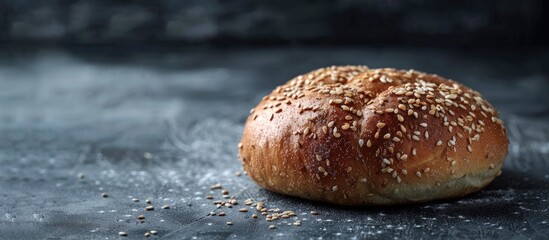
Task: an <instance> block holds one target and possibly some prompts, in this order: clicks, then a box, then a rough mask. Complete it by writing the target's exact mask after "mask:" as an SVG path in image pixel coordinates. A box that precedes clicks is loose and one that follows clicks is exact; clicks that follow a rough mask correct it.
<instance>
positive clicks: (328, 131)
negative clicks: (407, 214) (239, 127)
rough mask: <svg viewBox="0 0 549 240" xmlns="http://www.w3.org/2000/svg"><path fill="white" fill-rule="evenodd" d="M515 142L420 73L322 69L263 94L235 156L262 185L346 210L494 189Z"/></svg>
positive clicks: (473, 95) (448, 85)
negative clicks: (494, 180)
mask: <svg viewBox="0 0 549 240" xmlns="http://www.w3.org/2000/svg"><path fill="white" fill-rule="evenodd" d="M508 144H509V142H508V139H507V136H506V131H505V128H504V126H503V123H502V121H501V120H500V119H499V118H498V112H497V111H496V110H495V109H494V108H493V107H492V106H491V105H490V104H489V103H488V102H487V101H486V100H485V99H484V98H482V97H481V96H480V94H479V93H478V92H476V91H474V90H471V89H470V88H468V87H465V86H463V85H461V84H459V83H457V82H454V81H451V80H448V79H445V78H443V77H440V76H437V75H432V74H426V73H421V72H417V71H413V70H410V71H403V70H395V69H388V68H383V69H368V68H367V67H364V66H341V67H335V66H334V67H328V68H322V69H318V70H315V71H312V72H310V73H307V74H305V75H301V76H298V77H296V78H294V79H292V80H290V81H289V82H288V83H286V84H284V85H282V86H279V87H277V88H276V89H275V90H274V91H273V92H272V93H271V94H269V95H268V96H266V97H264V98H263V100H262V101H261V102H260V103H259V105H258V106H257V107H255V108H254V109H252V111H251V115H250V116H249V117H248V120H247V122H246V126H245V127H244V133H243V136H242V141H241V143H240V144H239V146H238V147H239V158H240V160H241V162H242V164H243V166H244V169H245V170H246V172H247V173H248V175H249V176H250V177H251V178H252V179H253V180H254V181H256V182H257V183H258V184H259V185H261V186H262V187H264V188H266V189H268V190H271V191H274V192H278V193H282V194H286V195H291V196H298V197H302V198H307V199H312V200H319V201H325V202H330V203H334V204H340V205H392V204H404V203H414V202H424V201H430V200H435V199H444V198H453V197H459V196H463V195H466V194H469V193H472V192H475V191H478V190H480V189H482V188H483V187H485V186H486V185H487V184H489V183H490V182H491V181H492V180H493V179H494V178H495V177H496V176H497V175H499V174H500V170H501V168H502V165H503V160H504V158H505V156H506V154H507V146H508Z"/></svg>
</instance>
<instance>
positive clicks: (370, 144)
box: [366, 139, 372, 147]
mask: <svg viewBox="0 0 549 240" xmlns="http://www.w3.org/2000/svg"><path fill="white" fill-rule="evenodd" d="M366 146H367V147H372V141H370V140H369V139H368V141H367V142H366Z"/></svg>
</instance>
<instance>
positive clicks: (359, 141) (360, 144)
mask: <svg viewBox="0 0 549 240" xmlns="http://www.w3.org/2000/svg"><path fill="white" fill-rule="evenodd" d="M358 145H359V146H360V147H362V146H364V139H359V140H358Z"/></svg>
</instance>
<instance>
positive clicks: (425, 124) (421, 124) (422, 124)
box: [419, 123, 427, 127]
mask: <svg viewBox="0 0 549 240" xmlns="http://www.w3.org/2000/svg"><path fill="white" fill-rule="evenodd" d="M419 126H422V127H427V123H420V124H419Z"/></svg>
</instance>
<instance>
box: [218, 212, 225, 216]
mask: <svg viewBox="0 0 549 240" xmlns="http://www.w3.org/2000/svg"><path fill="white" fill-rule="evenodd" d="M217 215H218V216H220V217H224V216H225V215H226V213H225V212H220V213H219V214H217Z"/></svg>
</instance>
